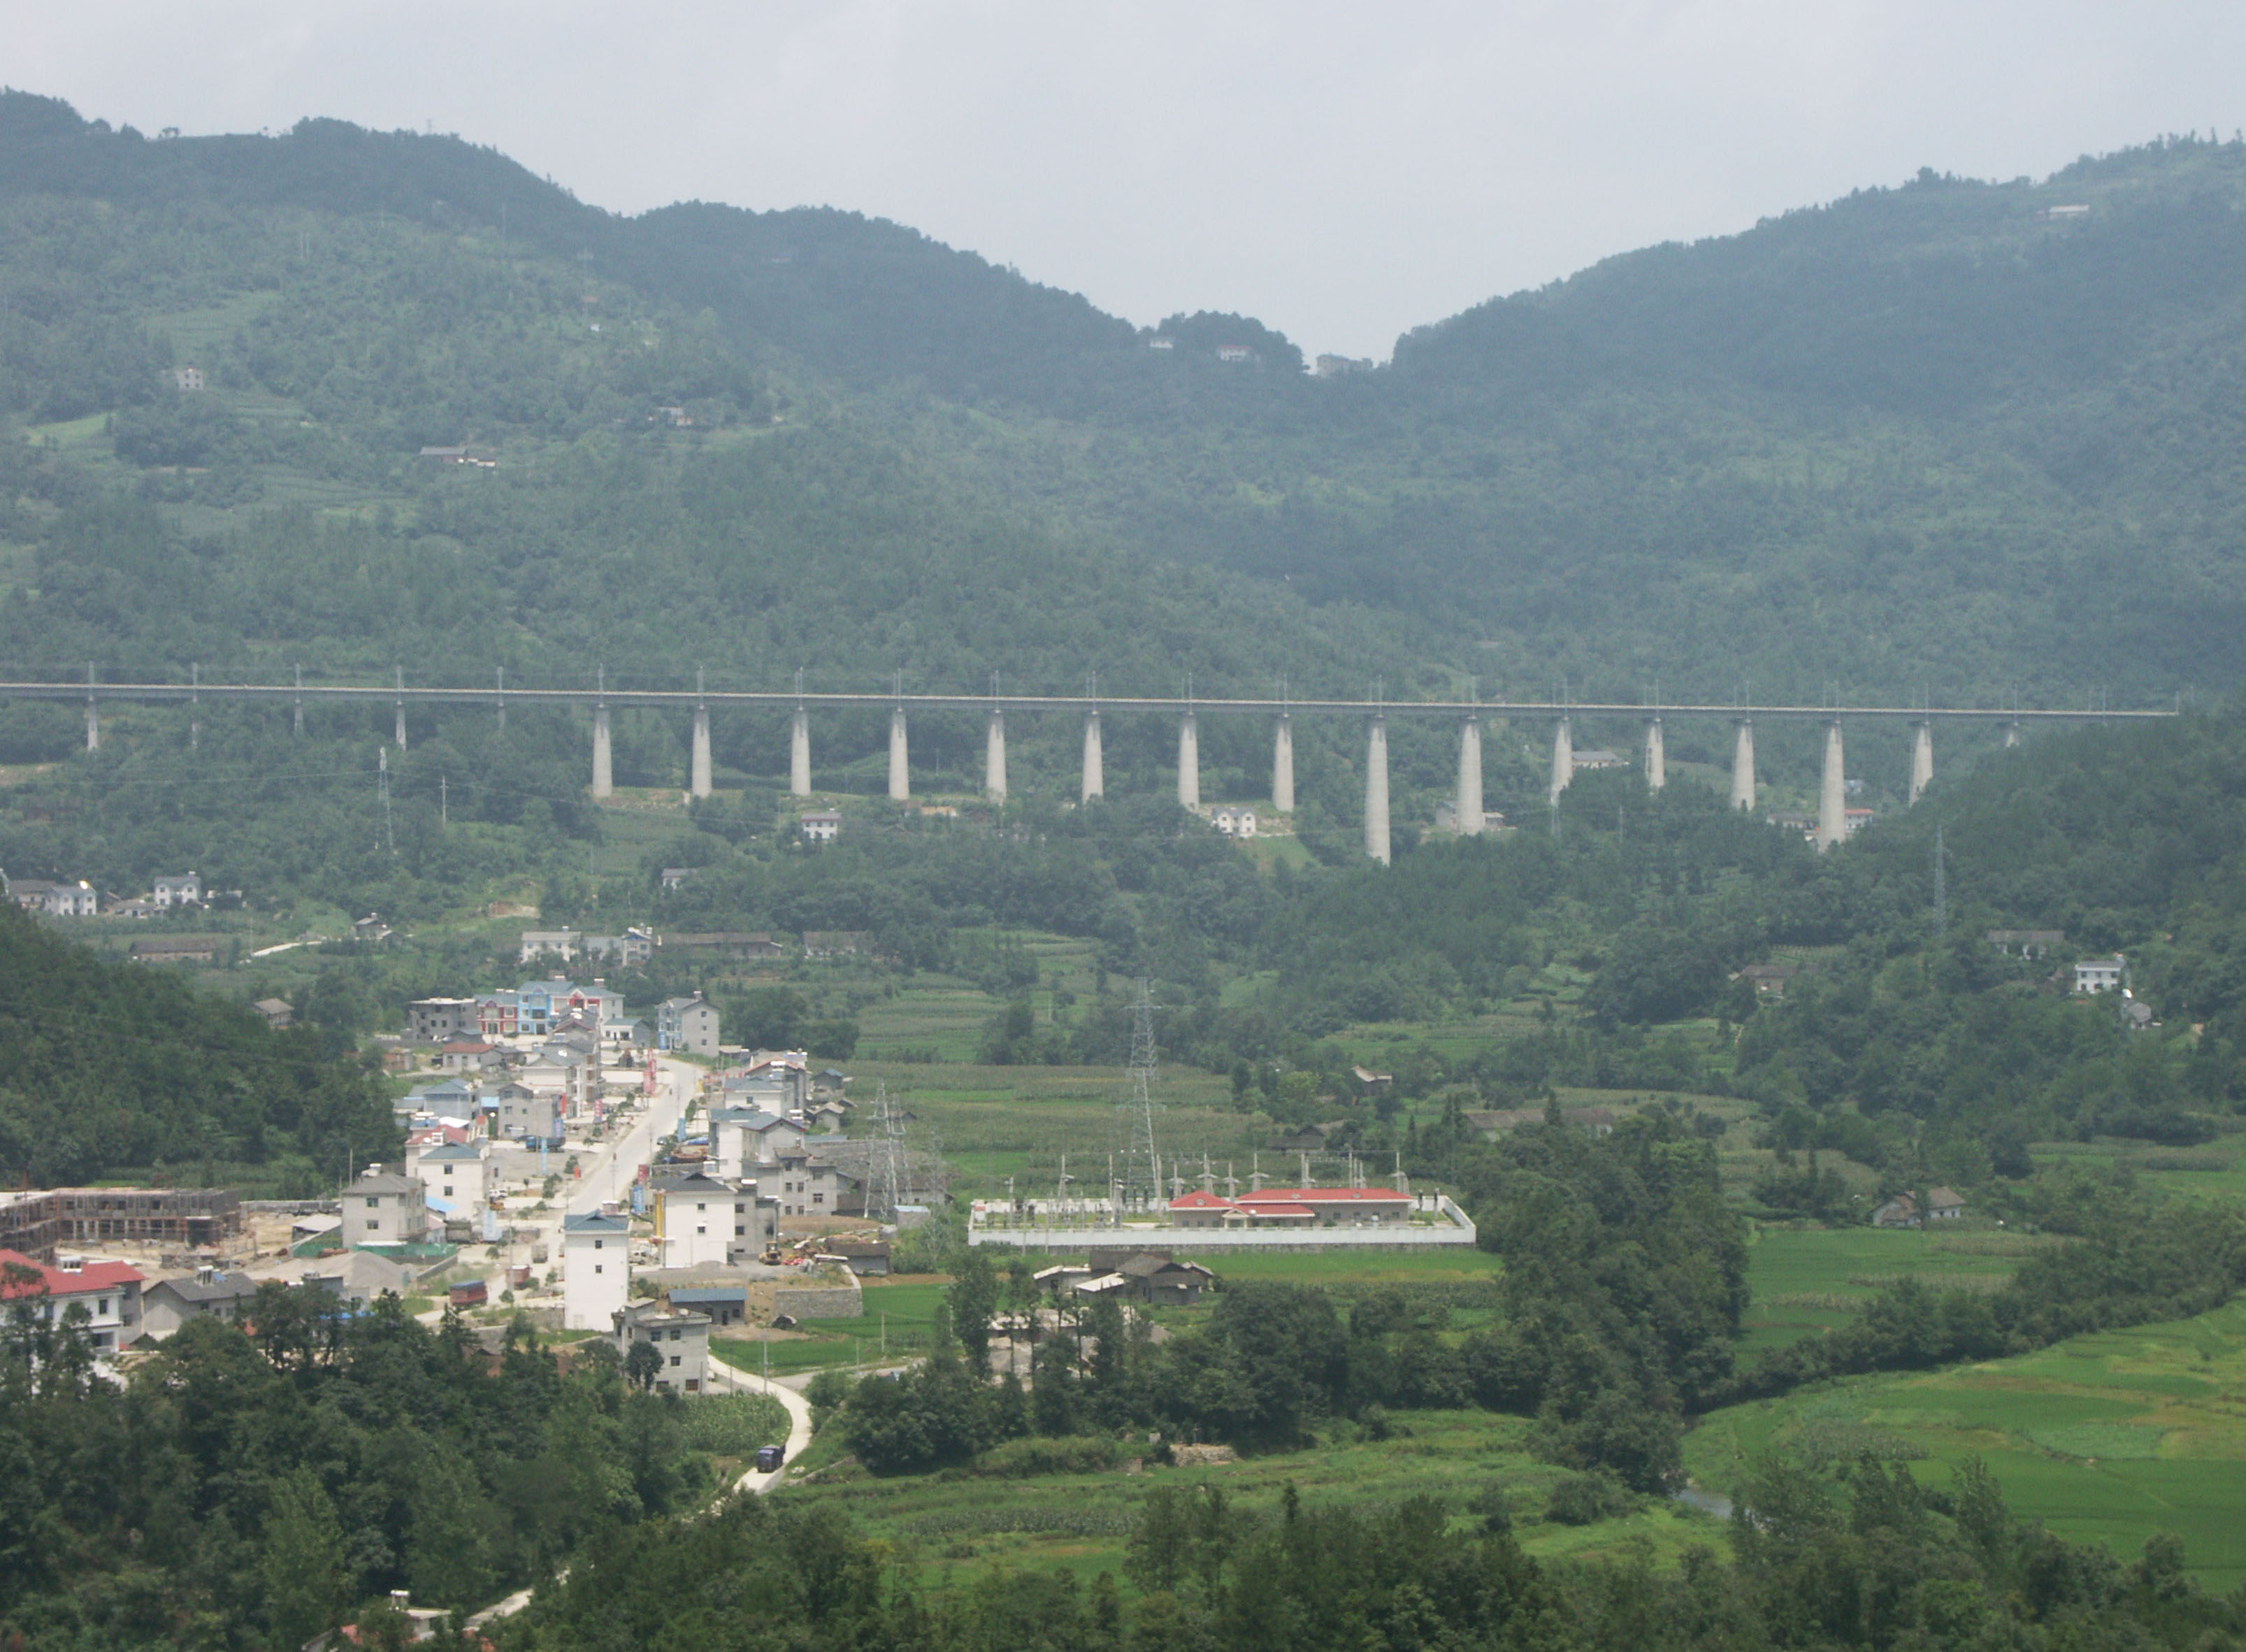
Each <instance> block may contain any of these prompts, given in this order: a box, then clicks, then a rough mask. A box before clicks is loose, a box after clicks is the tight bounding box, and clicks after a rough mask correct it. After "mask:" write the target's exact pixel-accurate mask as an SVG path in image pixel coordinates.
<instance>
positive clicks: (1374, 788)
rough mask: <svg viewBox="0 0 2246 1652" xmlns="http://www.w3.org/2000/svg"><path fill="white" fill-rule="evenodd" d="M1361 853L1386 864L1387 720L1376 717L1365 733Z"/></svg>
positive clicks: (1383, 864)
mask: <svg viewBox="0 0 2246 1652" xmlns="http://www.w3.org/2000/svg"><path fill="white" fill-rule="evenodd" d="M1365 853H1367V854H1369V855H1371V857H1372V858H1373V859H1374V860H1378V861H1379V862H1380V864H1381V865H1382V866H1384V867H1385V866H1386V865H1387V864H1388V720H1387V719H1386V718H1385V717H1374V718H1373V719H1372V721H1371V723H1370V724H1367V725H1366V728H1365Z"/></svg>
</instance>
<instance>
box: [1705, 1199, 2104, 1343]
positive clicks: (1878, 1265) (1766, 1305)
mask: <svg viewBox="0 0 2246 1652" xmlns="http://www.w3.org/2000/svg"><path fill="white" fill-rule="evenodd" d="M2062 1242H2064V1241H2059V1240H2055V1239H2051V1238H2047V1237H2039V1236H2038V1235H2035V1234H2010V1233H2000V1232H1992V1231H1989V1230H1985V1229H1984V1230H1978V1231H1967V1232H1964V1233H1929V1232H1926V1231H1924V1230H1923V1229H1910V1228H1880V1227H1834V1228H1821V1227H1761V1228H1759V1230H1758V1231H1757V1232H1756V1233H1755V1234H1753V1239H1752V1242H1751V1244H1750V1246H1749V1248H1748V1251H1747V1283H1748V1285H1749V1286H1750V1287H1751V1288H1753V1292H1754V1297H1753V1301H1752V1302H1750V1303H1749V1304H1748V1306H1747V1317H1746V1325H1745V1326H1744V1327H1743V1330H1744V1332H1745V1335H1744V1336H1742V1337H1741V1338H1740V1342H1739V1349H1740V1351H1741V1353H1742V1354H1744V1355H1746V1356H1753V1354H1755V1353H1756V1352H1757V1351H1759V1350H1760V1349H1766V1348H1782V1347H1784V1346H1785V1345H1786V1344H1787V1343H1793V1342H1798V1341H1800V1339H1801V1338H1802V1337H1804V1336H1814V1335H1815V1334H1817V1333H1819V1332H1821V1331H1825V1330H1829V1329H1832V1328H1833V1327H1834V1326H1836V1325H1839V1324H1842V1323H1844V1322H1846V1321H1848V1319H1849V1318H1850V1317H1851V1316H1852V1315H1854V1314H1855V1311H1856V1309H1858V1308H1860V1307H1861V1305H1862V1304H1863V1303H1864V1302H1868V1301H1869V1300H1870V1299H1871V1297H1872V1296H1873V1295H1875V1293H1876V1292H1877V1291H1878V1290H1879V1289H1880V1288H1881V1287H1882V1286H1883V1285H1887V1284H1890V1283H1892V1282H1894V1281H1895V1280H1897V1279H1900V1278H1902V1277H1903V1276H1905V1275H1909V1276H1912V1277H1915V1278H1923V1279H1924V1280H1925V1281H1927V1283H1928V1284H1930V1285H1934V1286H1937V1287H1940V1286H1948V1287H1957V1286H1964V1287H1967V1288H1983V1289H1994V1288H1997V1287H1998V1286H1999V1285H2001V1284H2003V1283H2004V1281H2006V1280H2007V1279H2010V1278H2011V1275H2012V1272H2013V1270H2014V1269H2015V1268H2018V1267H2019V1265H2020V1263H2021V1262H2023V1261H2025V1260H2026V1259H2027V1258H2028V1257H2030V1256H2032V1255H2034V1254H2036V1253H2037V1252H2038V1251H2039V1250H2044V1249H2047V1248H2049V1247H2052V1246H2053V1245H2056V1244H2059V1243H2062Z"/></svg>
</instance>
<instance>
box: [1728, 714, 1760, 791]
mask: <svg viewBox="0 0 2246 1652" xmlns="http://www.w3.org/2000/svg"><path fill="white" fill-rule="evenodd" d="M1754 806H1755V772H1754V719H1753V717H1741V718H1740V719H1739V725H1738V726H1737V727H1736V728H1734V729H1733V730H1732V807H1733V808H1734V809H1744V810H1746V812H1749V813H1750V814H1752V813H1753V812H1754Z"/></svg>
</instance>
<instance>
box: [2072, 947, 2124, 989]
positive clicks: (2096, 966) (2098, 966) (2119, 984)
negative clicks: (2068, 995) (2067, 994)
mask: <svg viewBox="0 0 2246 1652" xmlns="http://www.w3.org/2000/svg"><path fill="white" fill-rule="evenodd" d="M2128 984H2129V961H2128V960H2127V958H2125V957H2123V956H2121V955H2120V954H2119V953H2116V954H2114V955H2113V956H2112V957H2110V958H2085V959H2084V960H2083V961H2082V962H2080V963H2078V964H2076V965H2075V966H2074V989H2075V990H2076V991H2077V992H2082V993H2091V992H2119V991H2120V990H2121V989H2123V988H2124V987H2126V986H2127V985H2128Z"/></svg>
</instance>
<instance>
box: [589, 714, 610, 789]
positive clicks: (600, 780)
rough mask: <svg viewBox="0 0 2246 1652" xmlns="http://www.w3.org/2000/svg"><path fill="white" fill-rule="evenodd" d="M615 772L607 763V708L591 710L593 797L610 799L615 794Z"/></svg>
mask: <svg viewBox="0 0 2246 1652" xmlns="http://www.w3.org/2000/svg"><path fill="white" fill-rule="evenodd" d="M615 793H616V771H615V768H614V766H613V765H611V764H610V762H609V708H608V707H607V706H605V705H596V706H595V707H594V708H593V796H594V797H595V798H596V799H600V798H605V797H612V796H614V795H615Z"/></svg>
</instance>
